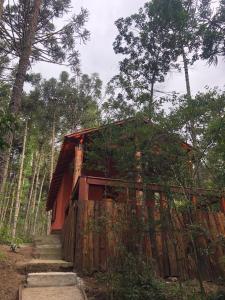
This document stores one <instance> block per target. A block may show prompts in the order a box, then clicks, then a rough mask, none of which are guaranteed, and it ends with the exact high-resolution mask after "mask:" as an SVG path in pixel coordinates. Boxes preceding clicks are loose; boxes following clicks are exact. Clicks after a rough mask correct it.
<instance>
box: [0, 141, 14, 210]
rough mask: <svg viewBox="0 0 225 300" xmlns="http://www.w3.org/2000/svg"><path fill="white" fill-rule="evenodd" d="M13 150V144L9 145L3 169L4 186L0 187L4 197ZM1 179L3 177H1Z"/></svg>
mask: <svg viewBox="0 0 225 300" xmlns="http://www.w3.org/2000/svg"><path fill="white" fill-rule="evenodd" d="M11 150H12V142H11V144H10V145H9V148H8V149H7V152H6V154H7V156H6V161H5V165H4V169H3V175H2V184H1V185H0V195H1V196H2V197H3V194H4V192H5V186H6V181H7V175H8V171H9V162H10V153H11ZM0 177H1V176H0ZM2 197H1V202H2V203H1V207H0V215H1V214H2V209H3V198H2Z"/></svg>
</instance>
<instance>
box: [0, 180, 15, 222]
mask: <svg viewBox="0 0 225 300" xmlns="http://www.w3.org/2000/svg"><path fill="white" fill-rule="evenodd" d="M13 190H14V179H13V180H12V182H11V183H10V185H9V188H8V191H7V192H5V205H4V208H3V210H2V213H1V221H0V226H1V225H2V224H4V221H5V216H6V213H7V210H8V207H9V203H10V199H11V197H12V194H13Z"/></svg>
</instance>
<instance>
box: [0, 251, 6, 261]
mask: <svg viewBox="0 0 225 300" xmlns="http://www.w3.org/2000/svg"><path fill="white" fill-rule="evenodd" d="M6 260H7V257H6V255H5V253H3V252H2V251H0V263H1V262H5V261H6Z"/></svg>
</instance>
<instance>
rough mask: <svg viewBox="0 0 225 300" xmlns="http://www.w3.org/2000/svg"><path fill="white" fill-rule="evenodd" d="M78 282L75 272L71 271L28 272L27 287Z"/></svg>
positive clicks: (71, 284)
mask: <svg viewBox="0 0 225 300" xmlns="http://www.w3.org/2000/svg"><path fill="white" fill-rule="evenodd" d="M76 284H78V278H77V274H76V273H73V272H67V273H65V272H46V273H28V275H27V287H50V286H51V287H53V286H54V287H59V286H73V285H76Z"/></svg>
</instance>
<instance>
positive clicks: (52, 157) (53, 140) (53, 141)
mask: <svg viewBox="0 0 225 300" xmlns="http://www.w3.org/2000/svg"><path fill="white" fill-rule="evenodd" d="M55 125H56V124H55V114H54V118H53V123H52V145H51V164H50V174H49V188H50V185H51V181H52V176H53V172H54V157H55ZM51 218H52V212H51V211H48V212H47V235H48V234H50V230H51Z"/></svg>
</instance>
